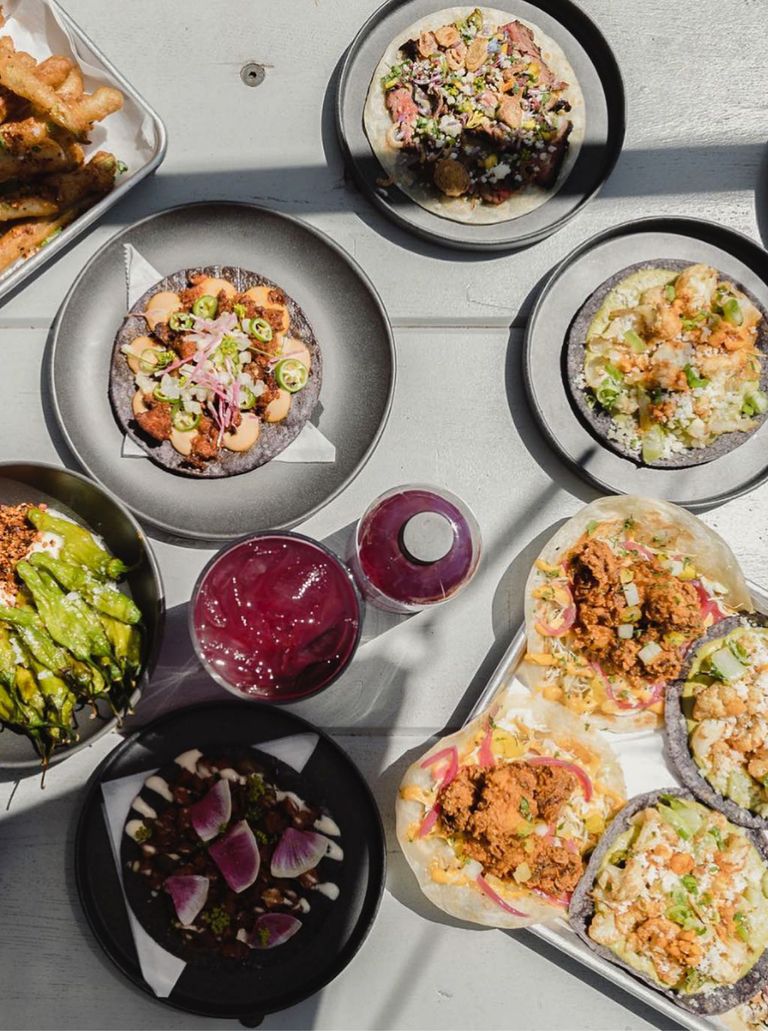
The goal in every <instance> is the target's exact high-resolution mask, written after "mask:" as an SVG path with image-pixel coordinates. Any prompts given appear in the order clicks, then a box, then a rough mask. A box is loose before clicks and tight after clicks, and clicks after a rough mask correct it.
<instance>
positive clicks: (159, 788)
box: [144, 773, 173, 802]
mask: <svg viewBox="0 0 768 1031" xmlns="http://www.w3.org/2000/svg"><path fill="white" fill-rule="evenodd" d="M144 786H145V787H147V788H149V790H150V791H154V793H155V794H156V795H159V796H160V797H161V798H164V799H165V800H166V802H172V801H173V792H172V791H171V789H170V788H169V787H168V781H167V780H163V778H162V777H158V776H157V774H156V773H154V774H152V776H151V777H147V779H146V780H145V781H144Z"/></svg>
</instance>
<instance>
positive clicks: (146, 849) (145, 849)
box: [141, 845, 157, 856]
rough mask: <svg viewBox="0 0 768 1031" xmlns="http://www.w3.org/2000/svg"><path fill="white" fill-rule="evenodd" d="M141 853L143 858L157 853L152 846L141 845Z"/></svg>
mask: <svg viewBox="0 0 768 1031" xmlns="http://www.w3.org/2000/svg"><path fill="white" fill-rule="evenodd" d="M141 851H142V852H143V853H144V855H145V856H153V855H154V854H155V853H156V852H157V849H156V848H155V846H154V845H142V846H141Z"/></svg>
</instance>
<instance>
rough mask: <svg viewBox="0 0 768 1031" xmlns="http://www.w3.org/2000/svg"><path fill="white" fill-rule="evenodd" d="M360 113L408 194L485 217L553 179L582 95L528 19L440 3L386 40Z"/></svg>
mask: <svg viewBox="0 0 768 1031" xmlns="http://www.w3.org/2000/svg"><path fill="white" fill-rule="evenodd" d="M363 122H364V127H365V132H366V135H367V136H368V140H369V142H370V144H371V147H372V148H373V152H374V154H375V155H376V157H377V158H378V159H379V161H380V162H381V164H382V165H383V167H384V169H385V170H386V172H387V174H388V176H389V177H390V179H391V180H392V181H393V182H394V183H395V184H396V185H397V186H398V187H399V188H400V189H401V190H402V191H403V192H404V193H405V194H406V195H407V196H408V197H410V199H411V200H413V201H415V202H416V203H417V204H419V205H420V206H421V207H423V208H425V209H426V210H427V211H431V212H432V213H433V214H436V215H440V216H441V217H443V218H449V219H452V220H454V221H456V222H466V223H476V224H478V225H481V224H485V225H487V224H490V223H494V222H505V221H507V220H509V219H512V218H518V217H519V216H520V215H524V214H526V213H527V212H529V211H532V210H533V209H534V208H537V207H539V205H541V204H543V203H545V201H547V200H548V199H549V198H550V197H551V196H552V194H553V193H555V192H556V191H557V190H558V189H559V188H560V186H562V184H563V182H564V181H565V179H566V178H567V177H568V175H569V173H570V171H571V169H572V168H573V165H574V163H575V161H576V157H577V155H578V152H579V148H580V146H581V143H582V140H583V138H584V97H583V95H582V92H581V89H580V87H579V84H578V82H577V80H576V75H575V73H574V71H573V68H572V67H571V65H570V64H569V62H568V59H567V58H566V56H565V54H564V53H563V51H562V49H561V48H560V47H559V46H558V44H557V43H556V42H555V41H554V40H552V39H550V38H549V36H547V35H546V34H545V33H544V32H542V30H541V29H540V28H539V27H538V26H536V25H533V24H531V23H529V22H526V21H523V20H521V19H519V18H518V19H513V18H512V17H511V16H510V14H509V13H508V12H504V11H499V10H496V9H494V8H488V7H482V8H480V7H478V8H475V9H474V10H472V9H471V8H467V7H449V8H446V9H444V10H442V11H436V12H435V13H433V14H430V15H427V16H425V17H424V18H422V19H421V20H420V21H418V22H415V23H414V24H413V25H410V26H409V27H408V28H407V29H405V30H404V31H403V32H401V33H400V34H399V35H398V37H397V38H396V39H395V40H393V42H392V43H391V45H390V46H389V47H388V48H387V50H386V52H385V53H384V56H383V57H382V59H381V61H380V62H379V64H378V66H377V68H376V70H375V71H374V73H373V79H372V80H371V85H370V87H369V90H368V97H367V99H366V103H365V109H364V114H363Z"/></svg>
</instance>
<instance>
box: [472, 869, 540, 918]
mask: <svg viewBox="0 0 768 1031" xmlns="http://www.w3.org/2000/svg"><path fill="white" fill-rule="evenodd" d="M475 883H476V884H477V886H478V888H479V889H480V891H482V893H483V894H484V895H487V896H488V898H489V899H490V900H491V902H495V903H496V905H497V906H500V907H501V909H503V910H505V911H506V912H507V913H511V914H512V916H522V917H526V918H527V916H528V914H527V913H522V912H521V911H520V910H519V909H515V908H514V906H510V904H509V903H508V902H505V901H504V899H503V898H502V897H501V895H499V894H497V892H495V891H494V890H493V888H492V887H491V886H490V884H489V883H488V881H486V879H485V877H483V875H482V874H481V873H480V874H478V875H477V879H476V881H475Z"/></svg>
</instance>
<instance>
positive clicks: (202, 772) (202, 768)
mask: <svg viewBox="0 0 768 1031" xmlns="http://www.w3.org/2000/svg"><path fill="white" fill-rule="evenodd" d="M197 775H198V777H202V779H203V780H207V779H208V778H209V777H212V776H213V770H212V769H211V768H210V766H206V765H205V763H200V764H199V765H198V767H197Z"/></svg>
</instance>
